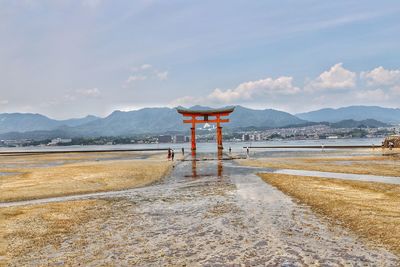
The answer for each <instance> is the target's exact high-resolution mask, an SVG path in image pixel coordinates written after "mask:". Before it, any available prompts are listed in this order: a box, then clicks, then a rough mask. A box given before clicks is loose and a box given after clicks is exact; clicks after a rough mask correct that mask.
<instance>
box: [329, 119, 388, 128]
mask: <svg viewBox="0 0 400 267" xmlns="http://www.w3.org/2000/svg"><path fill="white" fill-rule="evenodd" d="M330 126H331V127H332V128H379V127H389V126H390V124H387V123H384V122H381V121H377V120H374V119H367V120H362V121H355V120H343V121H339V122H334V123H331V124H330Z"/></svg>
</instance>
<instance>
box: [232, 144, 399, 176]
mask: <svg viewBox="0 0 400 267" xmlns="http://www.w3.org/2000/svg"><path fill="white" fill-rule="evenodd" d="M358 153H359V154H358ZM260 154H261V153H260ZM260 154H255V156H254V157H250V159H241V160H238V162H239V164H241V165H246V166H254V167H263V168H274V169H294V170H307V171H321V172H335V173H353V174H366V175H381V176H397V177H400V156H399V155H397V154H382V153H380V154H378V153H377V152H376V151H362V150H360V151H358V152H357V150H354V151H353V152H352V153H349V152H348V153H346V152H344V153H339V152H329V153H325V152H319V153H315V152H314V153H313V154H311V155H310V156H308V157H307V156H305V155H306V154H304V153H303V154H301V156H300V157H292V155H291V153H290V152H286V153H281V154H280V157H266V156H265V154H264V156H262V154H261V156H260ZM354 154H355V155H354ZM272 155H273V154H272Z"/></svg>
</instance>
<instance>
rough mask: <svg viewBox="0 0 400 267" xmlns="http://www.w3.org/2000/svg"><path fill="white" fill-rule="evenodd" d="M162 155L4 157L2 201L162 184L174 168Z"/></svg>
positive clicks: (0, 167) (0, 182)
mask: <svg viewBox="0 0 400 267" xmlns="http://www.w3.org/2000/svg"><path fill="white" fill-rule="evenodd" d="M163 156H164V155H161V154H159V153H122V152H116V153H115V152H111V153H72V154H47V155H28V156H25V155H22V156H6V157H4V156H3V157H0V173H3V174H4V175H2V176H0V201H1V202H11V201H21V200H30V199H40V198H49V197H58V196H66V195H74V194H84V193H93V192H103V191H110V190H123V189H128V188H133V187H138V186H145V185H148V184H151V183H153V182H155V181H158V180H159V179H161V178H162V177H163V176H165V175H166V174H167V173H168V172H169V171H170V170H171V167H172V164H171V162H168V161H166V160H165V159H164V157H163Z"/></svg>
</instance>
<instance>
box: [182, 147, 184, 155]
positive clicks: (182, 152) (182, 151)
mask: <svg viewBox="0 0 400 267" xmlns="http://www.w3.org/2000/svg"><path fill="white" fill-rule="evenodd" d="M183 155H185V149H184V148H183V147H182V156H183Z"/></svg>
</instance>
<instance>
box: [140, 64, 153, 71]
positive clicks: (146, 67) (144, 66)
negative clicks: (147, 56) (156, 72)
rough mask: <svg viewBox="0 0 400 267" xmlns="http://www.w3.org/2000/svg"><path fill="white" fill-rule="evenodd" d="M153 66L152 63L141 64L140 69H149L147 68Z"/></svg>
mask: <svg viewBox="0 0 400 267" xmlns="http://www.w3.org/2000/svg"><path fill="white" fill-rule="evenodd" d="M152 67H153V66H152V65H150V64H143V65H142V66H140V69H142V70H147V69H151V68H152Z"/></svg>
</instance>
